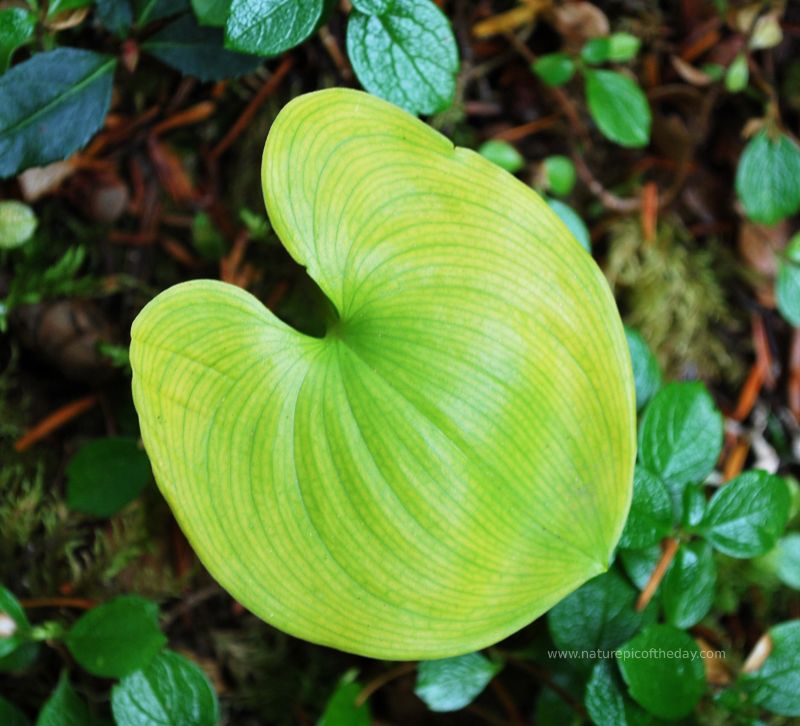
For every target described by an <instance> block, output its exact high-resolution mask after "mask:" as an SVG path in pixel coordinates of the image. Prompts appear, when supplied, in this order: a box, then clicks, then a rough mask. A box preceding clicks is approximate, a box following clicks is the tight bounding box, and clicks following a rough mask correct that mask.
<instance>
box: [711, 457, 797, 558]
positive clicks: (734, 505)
mask: <svg viewBox="0 0 800 726" xmlns="http://www.w3.org/2000/svg"><path fill="white" fill-rule="evenodd" d="M789 505H790V497H789V489H788V487H787V486H786V482H784V481H783V479H781V478H780V477H777V476H773V475H772V474H768V473H767V472H766V471H761V470H758V469H755V470H753V471H747V472H745V473H744V474H741V475H739V476H737V477H736V478H735V479H734V480H733V481H731V482H729V483H728V484H726V485H725V486H723V487H721V488H720V489H718V490H717V492H716V494H714V496H713V497H712V498H711V501H710V502H709V503H708V509H707V510H706V514H705V517H703V521H702V522H701V523H700V525H699V526H698V529H699V530H700V531H701V532H702V533H703V534H704V535H705V536H706V538H707V539H708V541H709V542H711V544H713V545H714V547H716V548H717V549H718V550H719V551H720V552H724V553H725V554H726V555H730V556H731V557H757V556H758V555H763V554H764V553H765V552H768V551H769V550H771V549H772V548H773V547H774V546H775V543H776V542H777V541H778V537H780V536H781V534H782V533H783V530H784V528H785V527H786V522H787V521H788V519H789Z"/></svg>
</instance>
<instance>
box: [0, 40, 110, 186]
mask: <svg viewBox="0 0 800 726" xmlns="http://www.w3.org/2000/svg"><path fill="white" fill-rule="evenodd" d="M115 65H116V62H115V61H114V59H113V58H109V57H108V56H104V55H99V54H98V53H92V52H90V51H88V50H76V49H75V48H58V49H57V50H51V51H49V52H46V53H38V54H37V55H35V56H33V58H31V59H30V60H27V61H25V62H24V63H20V64H19V65H16V66H14V67H13V68H12V69H11V70H10V71H8V72H6V73H5V74H4V75H2V76H0V98H2V99H3V103H2V106H0V178H2V177H7V176H11V175H12V174H16V173H17V172H18V171H21V170H23V169H27V168H28V167H31V166H41V165H42V164H47V163H49V162H51V161H57V160H58V159H65V158H66V157H67V156H69V155H70V154H71V153H72V152H74V151H77V150H78V149H80V148H81V147H83V146H84V145H85V144H86V143H87V142H88V141H89V139H90V138H91V137H92V134H94V132H95V131H97V130H98V129H99V128H100V127H101V126H102V124H103V120H104V118H105V115H106V111H108V104H109V102H110V101H111V82H112V80H113V76H114V67H115Z"/></svg>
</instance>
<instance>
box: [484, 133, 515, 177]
mask: <svg viewBox="0 0 800 726" xmlns="http://www.w3.org/2000/svg"><path fill="white" fill-rule="evenodd" d="M478 153H479V154H480V155H481V156H482V157H483V158H484V159H488V160H489V161H491V162H492V163H494V164H497V166H499V167H500V168H501V169H505V170H506V171H508V172H511V173H512V174H513V173H514V172H515V171H519V170H520V169H522V167H523V166H525V159H524V158H523V157H522V154H520V153H519V151H517V150H516V149H515V148H514V147H513V146H512V145H511V144H509V143H508V142H507V141H500V140H498V139H489V141H485V142H484V143H483V144H481V146H480V148H479V149H478Z"/></svg>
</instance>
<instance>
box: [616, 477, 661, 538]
mask: <svg viewBox="0 0 800 726" xmlns="http://www.w3.org/2000/svg"><path fill="white" fill-rule="evenodd" d="M672 521H673V512H672V499H671V498H670V495H669V490H668V489H667V488H666V486H664V482H662V481H661V479H659V478H658V477H657V476H655V475H654V474H651V473H650V472H649V471H647V469H645V468H644V467H642V466H637V467H636V471H635V473H634V476H633V501H632V502H631V511H630V513H629V514H628V521H627V522H625V529H624V530H623V531H622V537H621V538H620V541H619V546H620V547H624V548H626V549H644V548H645V547H649V546H650V545H654V544H657V543H658V542H660V541H661V540H662V539H663V538H664V537H665V536H666V535H667V533H668V532H669V531H670V529H671V528H672Z"/></svg>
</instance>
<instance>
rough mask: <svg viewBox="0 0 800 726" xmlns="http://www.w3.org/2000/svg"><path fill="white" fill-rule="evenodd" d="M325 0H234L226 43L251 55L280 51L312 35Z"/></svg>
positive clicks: (266, 54)
mask: <svg viewBox="0 0 800 726" xmlns="http://www.w3.org/2000/svg"><path fill="white" fill-rule="evenodd" d="M324 9H325V0H303V1H302V2H298V0H233V2H232V3H231V10H230V14H229V15H228V22H227V23H226V25H225V44H226V46H227V47H228V48H230V49H231V50H238V51H241V52H242V53H250V54H252V55H261V56H270V55H280V54H281V53H283V52H284V51H285V50H289V48H294V46H296V45H299V44H300V43H302V42H303V41H304V40H305V39H306V38H308V36H310V35H311V34H312V33H313V32H314V30H315V29H316V27H317V25H318V24H319V21H320V19H321V18H322V12H323V10H324Z"/></svg>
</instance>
